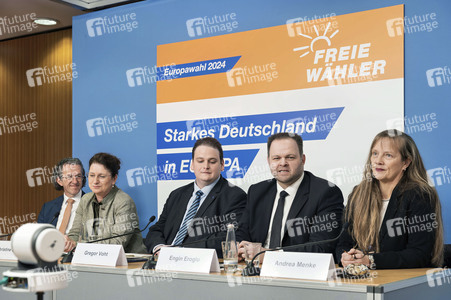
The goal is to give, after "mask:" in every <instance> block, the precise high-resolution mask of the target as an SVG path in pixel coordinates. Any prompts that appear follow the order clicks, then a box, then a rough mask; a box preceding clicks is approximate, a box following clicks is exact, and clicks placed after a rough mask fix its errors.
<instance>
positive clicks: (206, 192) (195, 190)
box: [187, 176, 221, 210]
mask: <svg viewBox="0 0 451 300" xmlns="http://www.w3.org/2000/svg"><path fill="white" fill-rule="evenodd" d="M219 178H221V176H219V177H218V178H217V179H216V180H215V181H214V182H213V183H211V184H209V185H207V186H204V187H203V188H199V187H198V186H197V184H196V181H194V191H193V194H192V195H191V199H190V200H189V203H188V207H187V210H188V209H189V207H191V203H193V202H194V199H196V192H197V191H199V190H200V191H202V193H204V194H203V195H202V197H200V202H199V207H200V206H201V205H202V203H203V202H204V200H205V198H207V196H208V194H210V192H211V190H212V189H213V188H214V186H215V185H216V184H217V183H218V181H219Z"/></svg>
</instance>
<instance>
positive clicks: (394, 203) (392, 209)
mask: <svg viewBox="0 0 451 300" xmlns="http://www.w3.org/2000/svg"><path fill="white" fill-rule="evenodd" d="M398 197H400V195H399V193H398V187H395V189H394V190H393V192H392V195H391V197H390V201H389V202H388V206H387V211H386V212H385V216H384V219H383V221H382V223H381V229H380V230H379V245H380V244H381V241H382V240H383V239H384V238H385V236H386V235H387V233H388V230H387V220H391V219H394V218H395V216H396V213H397V211H398V204H399V200H398Z"/></svg>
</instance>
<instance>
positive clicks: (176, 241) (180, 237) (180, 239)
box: [174, 190, 204, 245]
mask: <svg viewBox="0 0 451 300" xmlns="http://www.w3.org/2000/svg"><path fill="white" fill-rule="evenodd" d="M203 194H204V193H203V192H202V191H201V190H199V191H197V192H196V199H194V201H193V203H192V204H191V207H190V208H189V210H188V213H187V214H186V216H185V219H184V220H183V224H182V226H181V227H180V229H179V232H178V233H177V236H176V237H175V239H174V245H180V244H181V243H182V242H183V240H184V239H185V237H186V233H187V232H188V226H187V225H188V224H189V223H190V222H191V220H192V219H193V218H194V216H195V215H196V212H197V209H198V208H199V203H200V198H201V197H202V195H203Z"/></svg>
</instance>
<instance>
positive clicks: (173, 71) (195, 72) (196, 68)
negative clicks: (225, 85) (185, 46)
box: [157, 56, 241, 81]
mask: <svg viewBox="0 0 451 300" xmlns="http://www.w3.org/2000/svg"><path fill="white" fill-rule="evenodd" d="M240 58H241V56H232V57H225V58H218V59H212V60H204V61H198V62H192V63H187V64H181V65H175V66H174V65H169V66H164V67H158V69H157V75H158V81H162V80H171V79H177V78H184V77H193V76H202V75H208V74H217V73H225V72H227V71H229V70H231V69H233V67H234V66H235V65H236V63H237V62H238V60H239V59H240Z"/></svg>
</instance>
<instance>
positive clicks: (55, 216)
mask: <svg viewBox="0 0 451 300" xmlns="http://www.w3.org/2000/svg"><path fill="white" fill-rule="evenodd" d="M59 216H60V212H59V211H58V212H56V213H55V214H54V215H53V219H52V221H50V223H49V224H52V223H53V221H55V219H56V218H58V217H59ZM55 227H56V226H55Z"/></svg>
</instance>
